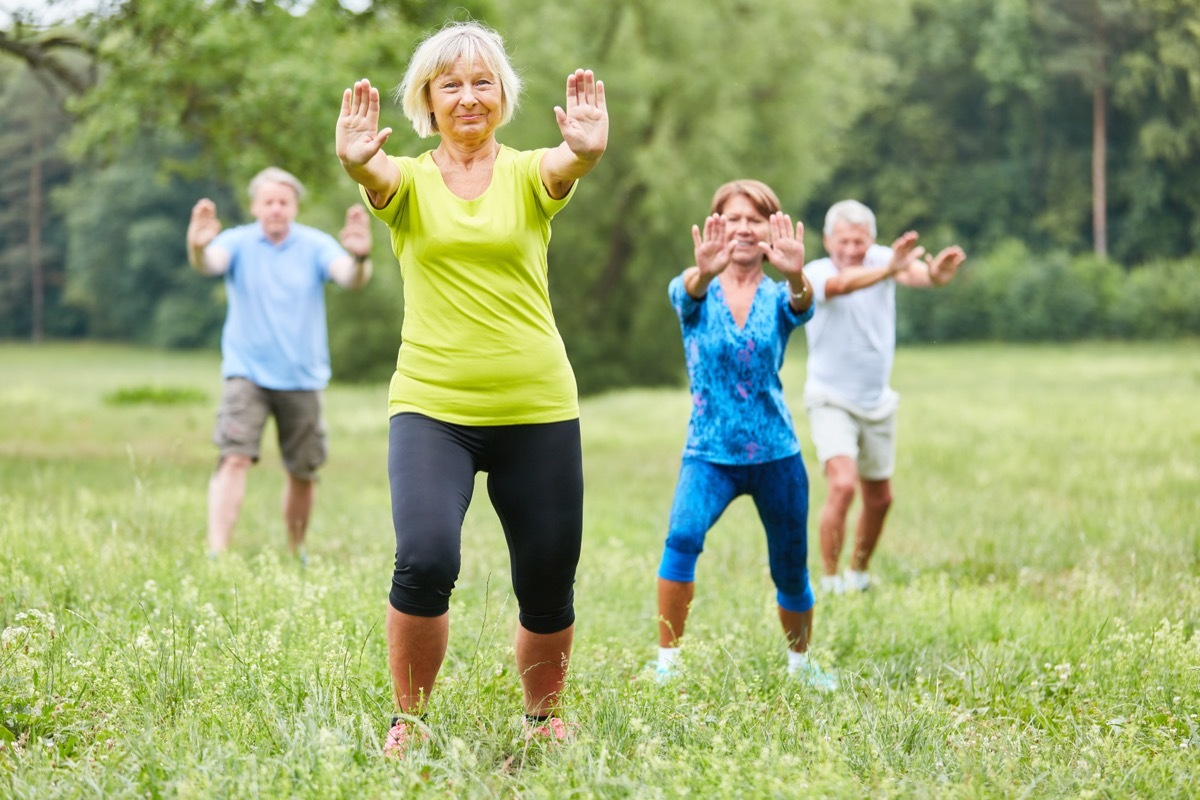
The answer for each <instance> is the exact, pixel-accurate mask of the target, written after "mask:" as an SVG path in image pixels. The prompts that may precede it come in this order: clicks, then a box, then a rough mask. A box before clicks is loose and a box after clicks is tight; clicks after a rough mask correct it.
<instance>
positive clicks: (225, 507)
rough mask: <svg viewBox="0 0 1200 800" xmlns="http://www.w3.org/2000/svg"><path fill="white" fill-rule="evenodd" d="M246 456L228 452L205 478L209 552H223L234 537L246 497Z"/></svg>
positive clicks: (247, 468) (248, 469)
mask: <svg viewBox="0 0 1200 800" xmlns="http://www.w3.org/2000/svg"><path fill="white" fill-rule="evenodd" d="M251 463H252V462H251V460H250V458H249V457H248V456H238V455H231V456H226V457H224V458H222V459H221V463H220V464H219V465H218V466H217V470H216V472H214V473H213V474H212V477H211V478H209V481H208V551H209V552H210V553H223V552H225V550H227V549H228V548H229V542H230V540H231V539H232V538H233V528H234V526H235V525H236V524H237V519H238V514H240V513H241V510H242V501H243V500H244V499H245V497H246V475H247V474H248V473H249V472H250V465H251Z"/></svg>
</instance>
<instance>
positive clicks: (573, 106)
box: [554, 69, 608, 161]
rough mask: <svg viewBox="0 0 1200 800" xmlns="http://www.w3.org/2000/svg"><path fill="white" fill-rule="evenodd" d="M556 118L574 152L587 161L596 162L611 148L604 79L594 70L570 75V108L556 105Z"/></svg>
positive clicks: (577, 71) (568, 98)
mask: <svg viewBox="0 0 1200 800" xmlns="http://www.w3.org/2000/svg"><path fill="white" fill-rule="evenodd" d="M554 118H555V119H556V120H557V121H558V129H559V130H560V131H561V132H562V137H563V141H564V142H566V143H567V147H569V148H571V152H572V153H574V154H575V155H576V156H578V157H579V158H582V159H584V160H587V161H596V160H597V159H599V158H600V156H602V155H604V149H605V148H606V147H608V106H607V105H605V102H604V81H598V80H596V76H595V75H594V74H593V73H592V71H591V70H590V69H588V70H584V69H577V70H575V71H574V72H573V73H571V74H570V75H568V76H567V107H566V110H565V111H564V110H563V109H562V107H561V106H555V107H554Z"/></svg>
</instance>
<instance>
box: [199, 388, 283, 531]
mask: <svg viewBox="0 0 1200 800" xmlns="http://www.w3.org/2000/svg"><path fill="white" fill-rule="evenodd" d="M269 413H270V405H269V403H268V401H267V396H266V392H265V390H263V389H262V388H261V387H259V386H256V385H255V384H253V383H251V382H250V381H248V380H246V379H245V378H227V379H226V380H225V381H224V383H222V385H221V400H220V403H219V404H218V406H217V422H216V427H215V428H214V429H213V436H212V440H213V444H215V445H216V446H217V448H218V449H219V451H220V456H219V460H218V462H217V469H216V471H215V472H214V473H213V475H212V477H211V478H210V479H209V482H208V550H209V552H210V553H222V552H224V551H225V550H226V549H227V548H228V547H229V542H230V540H231V539H232V538H233V529H234V526H235V525H236V524H237V519H238V515H239V514H240V513H241V510H242V501H243V500H244V499H245V497H246V475H247V474H248V473H249V471H250V466H251V465H252V464H253V463H254V462H255V461H257V460H258V452H259V443H260V441H261V439H262V432H263V427H264V426H265V425H266V424H267V416H268V414H269Z"/></svg>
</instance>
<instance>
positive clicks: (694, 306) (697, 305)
mask: <svg viewBox="0 0 1200 800" xmlns="http://www.w3.org/2000/svg"><path fill="white" fill-rule="evenodd" d="M667 296H668V297H670V298H671V305H672V306H673V307H674V309H675V313H676V314H677V315H678V316H679V321H680V322H691V321H693V320H695V319H697V318H698V317H699V316H700V310H701V309H702V308H704V301H703V300H697V299H696V298H694V297H692V296H691V295H690V294H688V293H687V289H685V288H684V286H683V275H682V274H680V275H676V276H675V277H674V278H672V279H671V283H670V284H669V285H668V286H667Z"/></svg>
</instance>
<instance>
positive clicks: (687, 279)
mask: <svg viewBox="0 0 1200 800" xmlns="http://www.w3.org/2000/svg"><path fill="white" fill-rule="evenodd" d="M716 277H717V276H716V275H705V274H703V273H702V272H700V269H699V268H698V267H688V269H687V270H686V271H685V272H684V273H683V289H684V291H685V292H687V293H688V296H689V297H691V298H692V299H693V300H703V299H704V297H705V295H707V294H708V285H709V284H710V283H712V282H713V279H715V278H716Z"/></svg>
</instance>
